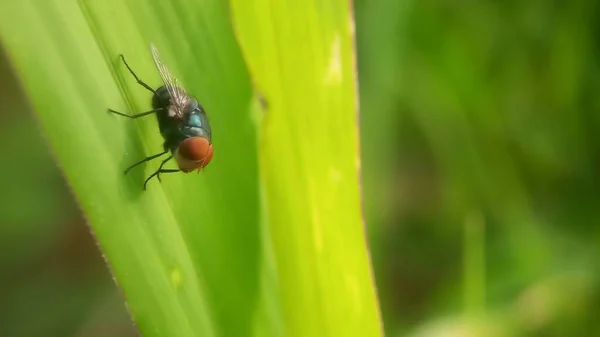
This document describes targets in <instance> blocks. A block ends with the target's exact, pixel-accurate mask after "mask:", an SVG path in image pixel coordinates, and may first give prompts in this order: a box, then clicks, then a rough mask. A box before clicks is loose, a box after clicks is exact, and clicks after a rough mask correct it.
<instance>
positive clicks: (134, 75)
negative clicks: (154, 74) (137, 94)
mask: <svg viewBox="0 0 600 337" xmlns="http://www.w3.org/2000/svg"><path fill="white" fill-rule="evenodd" d="M119 56H121V60H123V63H125V66H126V67H127V69H128V70H129V72H130V73H131V75H133V77H135V80H136V81H137V82H138V84H139V85H141V86H142V87H144V88H146V89H148V90H149V91H150V92H152V93H153V94H156V91H155V90H154V89H152V88H151V87H150V86H149V85H147V84H146V83H144V81H142V80H140V78H139V77H137V75H136V74H135V73H134V72H133V70H131V67H130V66H129V64H127V61H125V56H123V54H121V55H119Z"/></svg>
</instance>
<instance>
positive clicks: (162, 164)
mask: <svg viewBox="0 0 600 337" xmlns="http://www.w3.org/2000/svg"><path fill="white" fill-rule="evenodd" d="M171 158H173V155H170V156H169V157H168V158H167V159H165V160H163V161H162V163H160V166H159V167H158V171H157V172H158V174H157V175H156V179H158V181H160V182H161V183H162V180H160V171H161V170H162V168H163V166H164V165H165V164H166V163H167V162H168V161H169V160H171Z"/></svg>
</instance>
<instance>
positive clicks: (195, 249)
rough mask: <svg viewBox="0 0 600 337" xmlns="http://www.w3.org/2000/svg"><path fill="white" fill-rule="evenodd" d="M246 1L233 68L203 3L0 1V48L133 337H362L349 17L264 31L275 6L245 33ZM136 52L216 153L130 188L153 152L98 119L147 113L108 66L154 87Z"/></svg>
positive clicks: (133, 135) (232, 50) (127, 130)
mask: <svg viewBox="0 0 600 337" xmlns="http://www.w3.org/2000/svg"><path fill="white" fill-rule="evenodd" d="M249 4H250V3H243V2H239V3H238V2H234V3H232V7H233V11H234V13H235V15H234V21H235V25H236V27H237V28H238V29H242V31H245V32H253V34H260V35H254V36H253V37H252V38H253V39H257V41H252V40H251V39H250V40H249V39H248V35H245V34H240V38H241V43H242V45H243V46H244V57H245V58H246V59H245V60H244V59H243V58H242V54H241V52H240V49H239V46H238V43H237V41H236V39H235V37H234V34H233V29H232V25H231V22H230V18H229V13H228V11H227V10H228V9H227V7H226V4H225V3H223V2H222V1H217V0H214V1H213V0H204V1H186V0H179V1H174V2H158V1H150V0H143V1H138V2H134V1H122V2H119V1H111V2H98V1H91V0H81V1H80V2H75V1H57V0H51V1H41V0H37V1H32V2H10V1H4V2H2V3H0V38H1V39H2V42H3V44H4V45H5V46H6V50H7V53H8V55H9V58H10V61H11V63H12V64H13V66H14V68H15V70H16V71H17V74H18V75H19V79H20V81H21V83H22V86H23V88H24V89H25V92H26V93H27V95H28V98H29V99H30V102H31V104H32V106H33V108H34V110H35V111H36V113H37V117H38V120H39V124H40V126H41V131H42V132H43V134H44V135H45V137H46V139H47V141H48V143H49V144H50V147H51V149H52V152H53V154H54V156H55V159H56V160H57V162H58V163H59V165H60V167H61V168H62V170H63V171H64V173H65V176H66V178H67V180H68V182H69V185H70V187H71V189H72V191H73V192H74V195H75V196H76V198H77V200H78V202H79V204H80V206H81V208H82V210H83V212H84V214H85V216H86V218H87V220H88V221H89V224H90V226H91V228H92V230H93V233H94V234H95V236H96V238H97V240H98V244H99V246H100V248H101V249H102V252H103V254H104V256H105V258H106V259H107V262H108V263H109V265H110V268H111V271H112V272H113V275H114V277H115V280H116V282H117V283H118V284H119V286H120V287H121V288H122V290H123V293H124V296H125V298H126V300H127V306H128V308H129V310H130V312H131V314H132V315H133V318H134V319H135V322H136V324H137V326H138V327H139V329H140V330H141V332H142V333H143V335H144V336H181V337H185V336H246V335H256V336H277V335H283V334H285V335H292V336H294V335H306V334H307V333H308V334H311V335H319V336H328V335H331V336H339V335H341V334H342V335H344V336H352V335H356V336H365V335H369V336H375V335H377V334H379V333H380V330H381V327H380V326H379V320H378V309H377V303H376V297H375V294H374V287H373V284H372V282H373V281H372V279H371V275H370V267H369V261H368V255H367V250H366V242H365V238H364V233H363V230H364V224H363V222H362V218H361V205H360V194H359V192H360V191H359V177H358V169H359V167H358V166H357V163H358V162H359V152H358V147H357V144H358V137H357V136H358V133H357V125H356V113H357V106H356V102H357V97H356V83H355V81H356V74H355V72H354V68H353V62H354V61H353V57H354V50H353V45H352V44H353V36H352V34H351V30H350V27H351V23H352V17H351V12H350V9H349V8H348V7H347V5H348V4H347V2H346V1H335V2H331V3H328V4H327V5H322V7H310V6H307V7H305V8H304V9H303V10H304V11H299V12H297V14H294V19H295V20H294V22H297V23H300V25H298V26H294V25H291V24H290V22H289V21H287V20H280V19H276V18H283V17H288V16H289V15H290V9H289V8H285V7H281V8H275V9H274V11H273V12H269V13H270V14H269V15H271V16H272V20H258V21H257V20H256V18H255V17H254V18H252V17H250V16H248V15H249V14H250V13H251V11H250V9H251V8H250V7H247V6H248V5H249ZM257 4H258V3H257ZM266 4H267V3H266V2H265V3H263V4H258V5H261V6H262V7H265V6H266ZM254 9H256V8H254ZM263 9H264V8H263ZM298 9H302V8H298ZM23 23H27V24H25V25H23ZM261 23H263V24H261ZM15 27H19V28H18V29H15ZM295 27H302V29H301V30H298V29H297V28H295ZM304 29H306V30H307V31H308V32H310V35H308V36H305V35H303V30H304ZM277 32H283V33H286V34H288V35H286V36H285V37H284V36H279V37H278V38H277V39H276V42H277V44H275V45H270V44H269V43H267V41H269V39H270V38H271V37H273V34H274V33H277ZM288 38H289V40H288ZM294 41H296V42H294ZM297 41H302V43H303V44H304V45H305V46H304V47H306V49H302V50H303V51H302V52H301V50H299V49H298V47H299V46H298V44H297ZM151 42H152V43H154V44H155V45H156V46H157V47H158V49H159V50H160V53H161V56H162V58H163V60H164V61H165V63H166V64H167V65H168V67H169V68H170V70H171V71H172V72H173V73H174V75H175V76H176V77H178V79H179V80H180V81H181V83H182V84H183V85H184V86H185V87H186V89H188V91H189V92H191V93H193V94H194V95H196V96H197V97H198V99H199V101H200V102H201V103H202V105H203V106H204V108H205V109H206V110H207V113H208V115H209V118H210V121H211V124H212V127H213V135H214V138H213V143H214V146H215V155H214V158H213V161H212V162H211V164H210V165H209V166H208V167H207V168H205V169H204V170H203V172H202V174H200V175H195V174H187V175H186V174H172V175H164V176H163V178H162V179H163V182H162V184H161V183H159V182H158V181H157V180H152V181H151V182H150V183H149V185H148V190H147V191H142V183H143V181H144V179H145V178H146V177H147V176H148V175H149V174H150V173H152V172H153V171H154V170H155V169H156V168H157V166H158V164H159V162H160V160H155V161H151V162H149V163H147V164H144V165H142V166H139V167H136V168H134V169H133V170H132V171H131V172H130V173H129V174H128V175H124V174H123V170H124V169H125V168H126V167H127V166H129V165H131V164H132V163H134V162H136V161H138V160H140V159H142V158H144V157H147V156H149V155H153V154H156V153H159V152H160V151H161V149H162V139H161V137H160V135H159V133H158V129H157V125H156V121H155V118H154V117H153V116H148V117H146V118H140V119H136V120H130V119H127V118H123V117H119V116H116V115H113V114H110V113H108V112H107V109H108V108H111V109H115V110H117V111H122V112H125V113H129V114H134V113H138V112H142V111H147V110H148V109H149V107H150V95H149V93H148V91H146V90H145V89H144V88H142V87H141V86H139V85H138V84H137V83H136V82H135V80H134V78H133V77H132V76H131V75H130V74H129V73H128V72H127V69H126V68H125V67H124V65H123V63H122V62H121V61H120V59H119V57H118V56H119V54H123V55H124V56H125V58H126V59H127V61H128V63H129V64H130V65H131V67H132V68H133V70H134V71H135V72H136V73H137V75H138V76H139V77H140V78H141V79H142V80H143V81H145V82H147V83H148V84H150V85H151V86H153V87H157V86H158V85H159V84H160V79H159V76H158V73H157V71H156V69H155V67H154V65H153V64H152V60H151V56H150V50H149V45H150V43H151ZM254 42H258V44H257V45H256V46H260V48H262V49H256V48H252V46H251V44H252V43H254ZM249 43H250V44H249ZM309 46H310V48H309ZM244 62H246V63H247V65H248V66H250V69H251V70H252V72H253V75H254V78H253V81H255V83H256V84H257V85H258V87H259V88H260V89H261V90H262V93H263V94H264V97H265V98H266V102H267V103H268V108H267V109H266V110H265V111H262V108H261V107H260V106H259V102H258V101H257V100H256V99H255V98H256V97H254V96H253V94H252V87H251V85H250V83H251V81H250V77H249V76H248V73H247V71H246V64H245V63H244ZM257 62H263V63H262V64H263V65H266V64H268V63H269V62H281V63H279V64H278V66H276V67H273V68H271V69H267V68H266V67H262V68H260V69H258V68H257V66H258V64H257ZM262 114H265V117H264V118H262V117H261V115H262ZM259 134H260V138H258V137H257V135H259ZM257 144H258V145H257ZM258 158H260V163H259V160H258ZM170 165H174V164H173V163H171V164H169V166H170ZM259 168H260V171H259ZM259 172H260V174H259ZM261 181H262V182H261ZM261 183H262V184H263V186H261ZM261 198H263V199H262V200H261ZM261 204H262V205H261ZM261 207H263V208H264V211H262V210H261ZM271 238H272V239H273V242H274V245H273V247H271V245H270V240H271Z"/></svg>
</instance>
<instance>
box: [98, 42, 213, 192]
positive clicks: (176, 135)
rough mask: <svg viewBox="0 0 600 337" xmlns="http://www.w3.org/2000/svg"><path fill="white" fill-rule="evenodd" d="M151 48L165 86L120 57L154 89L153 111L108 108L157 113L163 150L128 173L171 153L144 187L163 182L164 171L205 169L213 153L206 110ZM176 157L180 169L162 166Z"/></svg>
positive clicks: (131, 71) (138, 79)
mask: <svg viewBox="0 0 600 337" xmlns="http://www.w3.org/2000/svg"><path fill="white" fill-rule="evenodd" d="M150 50H151V52H152V59H153V60H154V64H155V65H156V68H157V69H158V72H159V74H160V77H161V79H162V82H163V85H162V86H160V87H159V88H158V89H156V90H154V89H152V87H150V86H149V85H148V84H146V83H144V82H143V81H142V80H140V78H139V77H138V76H137V75H136V74H135V73H134V72H133V70H132V69H131V67H130V66H129V64H127V61H125V57H124V56H123V55H122V54H121V55H120V57H121V60H123V63H124V64H125V66H126V67H127V69H128V70H129V72H130V73H131V75H133V77H134V78H135V79H136V81H137V83H138V84H140V85H141V86H143V87H144V88H146V89H147V90H148V91H150V92H152V110H149V111H145V112H141V113H138V114H135V115H128V114H124V113H122V112H118V111H115V110H112V109H108V111H109V112H112V113H114V114H117V115H119V116H123V117H127V118H132V119H135V118H140V117H144V116H147V115H152V114H155V115H156V118H157V121H158V128H159V131H160V134H161V136H162V138H163V140H164V142H163V151H162V152H161V153H158V154H155V155H152V156H149V157H146V158H144V159H143V160H140V161H139V162H137V163H135V164H133V165H131V166H129V167H128V168H127V169H126V170H125V174H127V172H129V170H131V169H132V168H134V167H136V166H138V165H140V164H142V163H145V162H147V161H150V160H152V159H156V158H158V157H161V156H163V155H166V154H168V157H167V158H165V159H164V160H163V161H162V162H161V164H160V166H159V167H158V169H157V170H156V171H155V172H154V173H152V174H151V175H150V176H149V177H148V178H147V179H146V180H145V181H144V190H145V189H146V185H147V184H148V182H149V181H150V179H152V178H153V177H156V178H157V179H158V180H159V181H161V179H160V175H161V174H163V173H175V172H184V173H189V172H192V171H194V170H198V172H200V171H202V169H203V168H204V167H206V166H207V165H208V164H209V163H210V161H211V159H212V157H213V152H214V148H213V145H212V141H211V129H210V123H209V121H208V117H207V116H206V111H204V108H203V107H202V106H201V105H200V103H198V100H197V99H196V98H195V97H193V96H191V95H189V94H188V93H187V92H186V91H185V90H184V89H183V88H182V87H181V86H179V85H178V81H177V79H176V78H175V77H174V76H173V75H172V74H171V73H170V72H169V70H168V69H167V67H166V66H165V65H164V63H162V62H161V60H160V58H159V55H158V50H157V49H156V47H155V46H154V44H151V45H150ZM173 158H175V161H176V162H177V166H178V169H164V168H163V166H164V165H165V164H166V163H167V162H168V161H169V160H171V159H173Z"/></svg>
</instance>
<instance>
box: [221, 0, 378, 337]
mask: <svg viewBox="0 0 600 337" xmlns="http://www.w3.org/2000/svg"><path fill="white" fill-rule="evenodd" d="M230 3H231V9H232V17H233V22H234V26H235V30H236V34H237V37H238V41H239V42H240V44H241V46H242V50H243V53H244V57H245V60H246V63H247V64H248V66H249V68H250V72H251V74H252V77H253V81H254V83H255V85H256V87H257V88H258V90H259V91H260V93H261V94H262V95H263V96H264V98H265V101H266V109H265V111H264V112H265V115H264V118H263V119H262V121H261V133H260V142H259V153H260V160H259V164H260V173H261V180H262V183H263V184H264V187H265V194H266V202H267V205H266V207H267V214H268V215H267V216H268V218H269V229H270V234H271V236H272V239H273V242H274V250H275V260H276V267H277V272H278V276H279V281H280V285H281V297H282V306H283V311H284V319H285V323H286V327H285V328H286V333H287V335H289V336H378V335H380V334H381V326H380V320H379V311H378V307H377V300H376V295H375V290H374V285H373V280H372V277H371V273H370V264H369V258H368V252H367V248H366V243H365V232H364V227H363V222H362V218H361V215H362V214H361V203H360V187H359V151H358V133H357V129H358V127H357V116H356V110H357V96H356V95H357V93H356V92H357V90H356V83H355V81H356V74H355V69H354V60H353V58H354V54H353V53H354V51H353V38H354V37H353V20H352V15H351V8H350V7H349V2H348V1H346V0H339V1H326V2H316V1H312V2H311V1H309V2H302V4H300V3H299V2H297V1H270V0H231V1H230ZM257 18H261V19H260V20H257Z"/></svg>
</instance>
